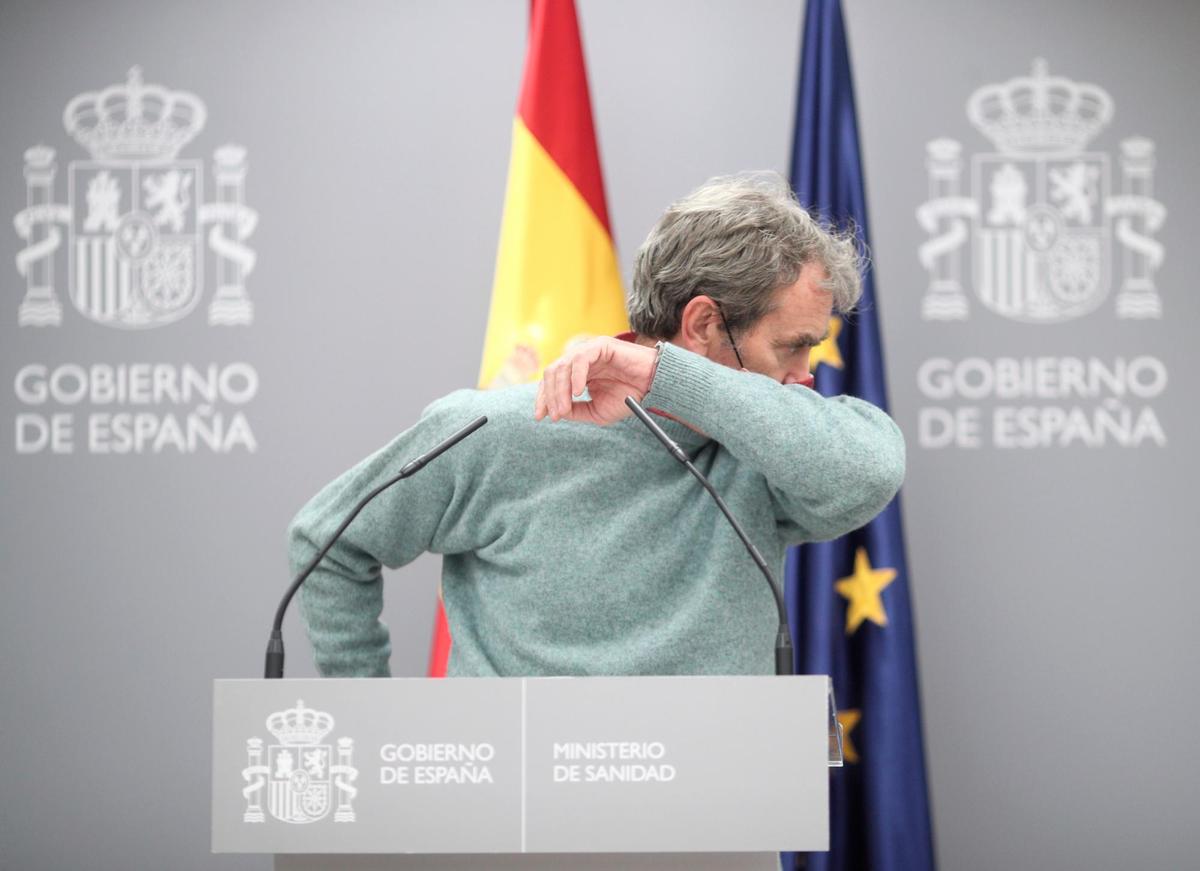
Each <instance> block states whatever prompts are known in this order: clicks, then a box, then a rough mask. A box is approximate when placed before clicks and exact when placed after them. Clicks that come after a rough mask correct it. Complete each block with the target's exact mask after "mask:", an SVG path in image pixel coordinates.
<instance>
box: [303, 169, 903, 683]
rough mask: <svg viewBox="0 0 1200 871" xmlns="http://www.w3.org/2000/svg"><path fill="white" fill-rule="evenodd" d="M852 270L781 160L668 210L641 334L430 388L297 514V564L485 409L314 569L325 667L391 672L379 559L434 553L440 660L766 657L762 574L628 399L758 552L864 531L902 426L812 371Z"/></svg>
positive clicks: (615, 663) (653, 238) (526, 669)
mask: <svg viewBox="0 0 1200 871" xmlns="http://www.w3.org/2000/svg"><path fill="white" fill-rule="evenodd" d="M859 268H860V263H859V258H858V255H857V251H856V248H855V246H854V244H853V241H852V240H850V239H848V238H842V237H838V236H835V235H832V234H830V233H828V232H826V231H825V230H824V229H822V228H821V227H820V226H818V224H817V223H816V222H815V221H814V220H813V219H812V218H811V217H810V216H809V215H808V214H807V213H806V212H805V211H804V210H803V209H802V208H801V207H800V206H799V204H797V203H796V201H795V199H794V198H793V197H792V195H791V192H790V191H789V190H788V188H787V186H786V184H785V183H784V182H783V180H782V179H780V178H779V177H778V176H771V177H769V178H764V177H761V176H759V177H732V178H718V179H713V180H712V181H710V182H708V183H707V184H705V185H704V186H703V187H701V188H700V189H698V190H697V191H695V192H694V193H692V194H691V195H690V196H688V197H686V198H685V199H683V200H681V201H680V202H678V203H676V204H675V205H673V206H671V207H670V208H669V209H668V210H667V212H666V214H664V215H663V217H662V219H661V220H660V221H659V222H658V224H657V226H655V228H654V229H653V230H652V231H651V233H650V235H649V237H648V238H647V239H646V241H645V243H644V244H643V245H642V248H641V250H640V251H639V252H638V255H637V260H636V263H635V267H634V278H633V288H632V291H631V293H630V295H629V300H628V309H629V316H630V323H631V325H632V326H633V329H634V332H633V333H629V334H625V335H624V336H620V337H615V338H609V337H605V338H599V339H594V340H592V341H589V342H586V343H584V344H582V345H579V346H577V347H575V348H573V349H571V350H569V351H568V352H567V353H566V354H565V355H564V356H563V357H562V358H561V359H559V360H558V361H556V362H555V363H553V364H551V365H550V366H549V367H547V369H546V371H545V374H544V377H543V379H542V381H541V383H540V384H537V385H532V384H531V385H523V386H517V387H510V388H505V389H502V390H496V391H473V390H463V391H458V392H456V393H452V394H450V395H449V396H447V397H445V398H443V399H441V400H438V401H437V402H434V403H433V404H432V405H431V406H429V408H428V409H426V411H425V413H424V414H423V415H422V417H421V419H420V421H419V422H418V423H417V424H416V425H415V426H414V427H413V428H412V429H410V430H408V431H407V432H404V433H402V434H401V435H399V436H397V437H396V439H394V440H393V441H392V442H391V443H390V444H388V445H387V446H385V447H384V448H382V449H381V450H380V451H378V452H377V453H375V454H373V455H372V456H370V457H368V458H367V459H366V460H364V461H362V462H361V463H360V464H359V465H357V466H355V467H354V468H352V469H350V470H349V471H348V472H346V473H345V474H343V475H342V476H341V477H339V478H338V479H337V480H335V481H333V482H332V483H331V484H329V485H328V486H327V487H325V489H323V490H322V491H321V492H320V493H318V494H317V495H316V496H315V497H314V498H313V500H312V501H311V502H309V504H308V505H306V506H305V507H304V508H303V509H302V510H301V511H300V513H299V514H298V515H297V517H296V519H295V520H294V521H293V523H292V525H291V528H290V540H291V561H292V567H293V570H294V571H295V572H296V573H298V572H299V571H300V570H301V568H302V567H303V566H305V565H306V564H307V563H308V562H309V561H310V560H311V559H312V557H313V555H314V554H315V553H316V552H317V551H318V549H319V548H320V547H322V546H323V545H324V544H325V542H326V541H327V540H328V538H329V536H330V535H331V534H332V533H333V531H334V530H335V529H336V528H337V526H338V525H339V523H340V522H341V521H342V520H343V518H344V517H345V516H346V515H347V514H348V513H349V511H350V510H351V509H352V508H353V506H354V505H355V504H356V503H357V502H358V500H359V499H361V498H362V496H363V494H365V493H367V492H368V491H369V490H371V489H373V488H374V487H376V486H378V484H380V483H381V482H383V481H384V480H386V479H387V478H389V477H391V476H393V475H394V474H395V472H396V470H397V469H399V467H400V466H401V465H403V463H405V462H406V461H407V460H409V459H411V458H412V457H415V456H417V455H418V454H420V453H422V452H424V451H426V450H428V449H429V448H430V447H432V446H433V445H434V444H436V443H437V442H438V441H440V440H441V439H443V438H445V437H446V436H447V435H449V434H450V433H451V432H453V431H455V430H457V429H458V428H459V427H461V426H463V425H464V424H466V423H468V422H469V421H470V420H472V419H473V418H475V417H477V416H478V415H480V414H486V415H487V416H488V419H489V423H488V425H487V426H485V427H483V428H482V429H481V430H479V431H478V432H477V433H476V434H474V435H472V436H471V437H470V438H468V439H467V440H466V441H464V442H462V443H461V444H460V445H458V446H456V447H455V448H453V449H452V450H450V451H448V452H447V453H445V454H443V455H442V456H441V457H439V458H438V459H437V460H436V461H434V462H433V463H431V464H430V465H429V466H428V467H426V468H425V469H423V470H422V471H421V472H419V473H418V474H417V475H415V476H413V477H412V478H408V479H406V480H404V481H402V482H401V483H399V484H396V485H395V486H393V487H391V488H390V489H388V490H386V491H384V493H383V494H381V495H380V496H379V497H377V498H376V499H375V500H374V501H373V502H371V503H370V504H368V505H367V507H366V508H364V509H363V511H362V513H361V514H360V515H359V516H358V517H357V518H356V519H355V521H354V522H353V523H352V524H351V525H350V526H349V527H348V528H347V530H346V532H345V533H344V534H343V536H342V538H341V540H340V541H339V542H338V543H337V544H336V545H334V547H333V549H332V550H331V551H330V552H329V554H328V556H326V558H325V559H324V560H323V561H322V564H321V566H320V567H318V569H317V570H316V571H314V572H313V574H312V575H311V576H310V577H309V579H308V580H307V581H306V582H305V586H304V587H303V588H302V593H301V603H302V609H303V613H304V617H305V620H306V621H307V625H308V630H309V636H310V638H311V640H312V644H313V648H314V650H315V653H316V659H317V664H318V667H319V669H320V671H321V673H322V674H324V675H330V676H352V675H362V676H366V675H387V674H388V653H389V642H388V633H387V629H386V627H384V626H383V624H382V623H381V622H380V621H379V613H380V609H381V607H382V602H383V592H382V589H381V586H382V585H381V581H380V566H381V564H382V565H386V566H389V567H396V566H401V565H404V564H405V563H407V562H409V561H411V560H413V559H415V558H416V557H417V556H418V555H419V554H420V553H422V552H423V551H432V552H434V553H440V554H443V555H444V563H443V581H442V590H443V599H444V602H445V607H446V616H447V619H448V621H449V624H450V631H451V635H452V637H453V648H452V652H451V656H450V663H449V669H448V671H449V674H451V675H480V676H482V675H555V674H575V675H588V674H703V673H708V674H771V673H773V672H774V662H773V645H774V640H775V631H776V628H777V614H776V610H775V606H774V603H773V599H772V596H771V593H770V590H769V589H768V587H767V585H766V583H765V582H764V580H763V578H762V576H761V574H759V572H758V571H757V570H756V568H755V566H754V564H753V562H752V561H751V559H750V557H749V555H748V554H747V553H746V551H745V549H744V548H743V546H742V544H741V542H740V541H739V540H738V538H737V536H736V534H735V533H734V531H733V530H732V529H731V528H730V527H729V525H728V524H727V522H726V521H725V519H724V518H723V517H722V516H721V514H720V513H719V510H718V509H717V507H716V506H715V505H714V504H713V502H712V500H711V499H710V498H709V497H708V495H707V494H705V493H704V492H703V490H702V489H701V488H700V487H699V486H698V485H697V484H696V482H695V480H694V479H693V478H692V477H691V476H690V475H688V474H687V473H686V472H685V471H684V470H683V469H681V468H680V466H679V465H678V463H677V462H676V461H675V460H674V459H673V458H672V457H671V456H670V455H669V454H668V453H667V452H666V451H665V450H664V449H663V447H662V446H661V445H660V444H659V442H658V441H657V440H655V438H654V436H653V435H652V434H651V433H649V432H648V431H647V430H646V429H645V428H644V427H643V426H642V424H641V423H640V422H638V421H637V420H636V419H635V418H633V417H632V416H631V415H630V413H629V410H628V409H627V408H626V406H625V405H624V399H625V397H626V396H627V395H632V396H634V397H635V398H636V399H638V400H640V401H642V403H643V405H644V406H645V407H646V408H647V409H649V410H651V411H652V412H653V413H655V414H657V415H659V416H660V420H661V422H662V425H663V428H664V429H665V430H667V432H668V433H669V434H670V435H671V436H672V437H673V438H674V439H675V440H676V441H677V442H679V444H680V445H681V446H682V447H683V449H684V450H686V451H687V452H688V453H689V455H690V456H691V457H692V460H693V462H694V463H695V464H696V465H697V466H698V467H699V468H700V469H701V470H702V471H703V472H704V473H705V474H706V475H707V476H708V477H709V478H710V479H711V480H712V482H713V484H714V486H715V487H716V489H717V490H718V492H720V493H721V494H722V495H723V496H724V498H725V500H726V502H728V504H729V506H730V508H731V509H732V510H733V512H734V515H735V516H736V517H738V518H739V520H740V521H741V522H742V524H743V525H744V526H745V527H746V529H747V530H748V532H749V534H750V536H751V538H752V539H753V540H754V541H755V543H756V544H757V545H758V548H759V549H760V550H761V551H762V553H763V556H764V557H765V558H766V560H767V561H768V564H770V565H773V566H777V567H779V568H780V570H781V569H782V565H783V560H784V554H785V551H786V548H787V547H788V545H792V544H797V543H799V542H802V541H812V540H820V539H828V538H834V537H837V536H839V535H842V534H844V533H847V532H849V531H851V530H853V529H856V528H858V527H859V526H862V525H863V524H864V523H866V522H867V521H868V520H870V519H871V518H872V517H874V516H875V514H877V513H878V512H879V511H881V510H882V509H883V507H884V506H885V505H886V504H887V503H888V502H889V501H890V500H891V498H892V496H893V495H894V494H895V492H896V490H897V489H898V488H899V486H900V482H901V480H902V478H903V475H904V442H903V438H902V437H901V435H900V431H899V429H898V428H897V427H896V425H895V424H894V423H893V422H892V421H891V420H890V419H889V418H888V417H887V415H886V414H884V413H883V412H882V411H880V410H879V409H877V408H875V407H874V406H872V405H869V404H867V403H865V402H862V401H860V400H858V399H855V398H852V397H836V398H833V399H827V398H825V397H822V396H821V395H820V394H818V393H816V392H815V391H813V390H810V389H809V388H808V386H809V385H811V383H812V376H811V375H810V374H809V371H808V358H809V352H810V350H811V349H812V348H813V347H814V346H816V345H817V344H819V343H820V341H821V340H822V339H823V338H824V337H825V336H826V335H827V331H828V325H829V320H830V316H831V313H832V311H833V310H835V309H836V310H838V311H841V312H846V311H849V310H851V309H852V308H853V306H854V304H855V303H856V302H857V300H858V297H859V295H860V293H861V287H860V276H859Z"/></svg>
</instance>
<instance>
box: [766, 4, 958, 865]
mask: <svg viewBox="0 0 1200 871" xmlns="http://www.w3.org/2000/svg"><path fill="white" fill-rule="evenodd" d="M797 100H798V102H797V106H796V135H795V142H794V144H793V150H792V187H793V188H794V189H795V191H796V196H797V197H798V198H799V200H800V202H801V203H802V204H804V205H805V206H806V207H808V208H809V209H811V210H813V211H814V212H816V213H817V214H818V215H820V216H822V217H823V218H824V219H825V220H827V221H828V222H829V223H831V224H833V225H835V226H839V227H840V228H843V229H845V228H849V227H851V226H853V227H854V228H856V230H857V232H858V233H859V235H860V237H861V238H862V240H863V242H864V243H867V242H868V239H867V208H866V195H865V192H864V187H863V173H862V161H861V159H860V156H859V148H858V124H857V120H856V117H855V111H854V88H853V83H852V80H851V77H850V55H849V52H848V50H847V48H846V32H845V27H844V24H843V21H842V10H841V4H840V3H839V0H808V4H807V10H806V13H805V21H804V42H803V49H802V54H801V67H800V88H799V96H798V98H797ZM877 315H878V305H877V297H876V294H875V281H874V276H873V275H872V274H871V272H870V271H868V273H867V275H866V277H865V280H864V287H863V296H862V302H861V304H860V310H859V312H858V313H857V314H855V315H853V316H851V317H847V318H846V319H845V321H844V322H842V321H841V320H839V319H838V318H835V319H834V322H833V323H832V324H831V325H830V327H831V329H830V337H829V339H827V340H826V342H825V343H823V344H822V345H821V346H820V348H818V349H816V350H815V351H814V359H815V360H816V361H817V362H816V387H817V389H818V390H819V391H821V393H823V394H825V395H826V396H832V395H836V394H840V393H848V394H851V395H854V396H859V397H861V398H863V399H865V400H867V401H868V402H872V403H874V404H875V405H877V406H879V407H880V408H882V409H884V410H886V409H887V389H886V385H885V383H884V370H883V349H882V347H881V344H880V336H879V321H878V317H877ZM787 597H788V612H789V619H790V621H791V627H792V635H793V637H794V638H796V639H797V646H796V654H797V660H798V662H797V672H798V673H800V674H830V675H832V676H833V684H834V691H835V693H836V696H837V703H838V708H839V711H840V719H841V720H842V726H843V730H844V732H845V738H846V743H845V755H846V764H845V767H844V768H842V769H841V770H840V771H835V772H834V774H833V778H832V781H833V782H832V784H831V793H830V827H831V828H830V850H829V852H828V853H813V854H810V855H809V857H808V868H811V869H819V871H843V869H872V871H917V869H922V871H925V869H932V868H933V867H934V859H933V834H932V826H931V823H930V817H929V800H928V790H927V787H926V782H925V753H924V749H923V745H922V737H921V714H920V704H919V697H918V692H917V671H916V656H915V653H914V648H913V621H912V608H911V604H910V602H909V595H908V569H907V566H906V565H905V558H904V537H903V533H902V531H901V528H900V504H899V497H897V499H896V500H894V501H893V502H892V503H891V504H890V505H889V506H888V507H887V508H886V509H885V510H884V511H883V513H882V514H880V515H879V516H878V517H877V518H875V520H873V521H871V523H870V524H868V525H867V526H866V527H864V528H863V529H860V530H858V531H856V532H853V533H851V534H850V535H847V536H845V537H843V538H840V539H837V540H836V541H831V542H820V543H816V544H805V545H802V546H801V547H800V548H797V549H794V550H793V551H792V552H791V553H790V554H789V555H788V566H787ZM790 858H791V857H788V856H785V867H790V865H789V864H788V861H787V860H788V859H790Z"/></svg>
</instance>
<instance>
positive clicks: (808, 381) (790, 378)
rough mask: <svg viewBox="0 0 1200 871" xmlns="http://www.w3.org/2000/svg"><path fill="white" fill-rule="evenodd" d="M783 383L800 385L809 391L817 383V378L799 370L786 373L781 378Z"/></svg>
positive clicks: (806, 371) (803, 370) (804, 370)
mask: <svg viewBox="0 0 1200 871" xmlns="http://www.w3.org/2000/svg"><path fill="white" fill-rule="evenodd" d="M783 383H784V384H800V385H803V386H804V387H808V388H810V389H811V388H812V387H813V385H814V384H816V383H817V378H816V376H815V375H813V374H812V373H811V372H809V371H808V370H807V369H801V370H800V371H798V372H788V373H787V374H786V375H785V376H783Z"/></svg>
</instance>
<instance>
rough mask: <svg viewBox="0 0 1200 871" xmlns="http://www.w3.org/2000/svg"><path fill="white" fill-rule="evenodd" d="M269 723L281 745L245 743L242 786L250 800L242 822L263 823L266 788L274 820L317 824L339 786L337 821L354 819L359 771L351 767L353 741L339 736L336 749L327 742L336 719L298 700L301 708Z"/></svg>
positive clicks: (253, 740) (280, 713) (254, 740)
mask: <svg viewBox="0 0 1200 871" xmlns="http://www.w3.org/2000/svg"><path fill="white" fill-rule="evenodd" d="M266 725H267V731H269V732H270V733H271V734H272V735H274V736H275V739H276V741H277V742H278V743H277V744H272V745H270V746H267V747H264V746H263V741H262V739H261V738H250V739H249V740H247V742H246V753H247V755H248V757H249V764H248V765H247V766H246V768H245V769H243V771H242V778H243V779H244V780H245V781H246V786H245V787H244V788H243V789H242V795H243V796H244V797H245V799H246V810H245V811H244V813H243V814H242V820H243V821H244V822H247V823H261V822H263V820H264V819H265V817H264V815H263V807H262V801H263V791H264V789H265V790H266V797H267V810H268V811H269V812H270V814H271V816H273V817H274V818H275V819H277V820H279V821H281V822H285V823H313V822H316V821H317V820H320V819H323V818H324V817H326V816H327V815H328V814H329V811H330V810H331V809H333V808H334V799H335V797H334V794H333V793H334V789H336V790H337V796H336V810H335V812H334V817H333V818H334V821H335V822H339V823H349V822H354V819H355V814H354V806H353V801H354V796H355V795H357V793H358V790H357V789H356V788H355V787H354V785H353V782H354V780H355V779H356V778H357V777H358V769H356V768H354V767H353V766H352V765H351V756H352V755H353V752H354V741H353V740H352V739H350V738H339V739H338V741H337V746H336V749H335V747H334V745H332V744H328V743H324V739H325V736H326V735H328V734H329V732H330V731H332V729H333V717H331V716H330V715H329V714H327V713H325V712H323V711H317V710H314V709H312V708H307V707H305V706H304V702H303V701H297V702H296V707H294V708H288V709H287V710H286V711H276V712H275V713H273V714H271V716H269V717H267V721H266ZM264 750H265V751H266V752H265V753H264Z"/></svg>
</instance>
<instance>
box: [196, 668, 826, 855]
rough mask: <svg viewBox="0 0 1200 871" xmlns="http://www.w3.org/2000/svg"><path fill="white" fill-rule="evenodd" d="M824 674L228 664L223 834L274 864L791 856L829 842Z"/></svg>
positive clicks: (219, 786)
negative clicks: (238, 667) (415, 672)
mask: <svg viewBox="0 0 1200 871" xmlns="http://www.w3.org/2000/svg"><path fill="white" fill-rule="evenodd" d="M835 715H836V709H835V706H834V701H833V695H832V690H831V684H830V681H829V679H828V678H827V677H825V676H795V677H765V676H764V677H701V676H697V677H690V676H689V677H586V678H453V679H421V678H399V679H380V678H374V679H323V680H317V679H312V680H218V681H216V682H215V683H214V692H213V777H212V849H213V851H214V852H219V853H273V854H275V867H276V869H277V871H317V869H322V871H323V869H334V868H337V869H349V871H383V869H388V871H391V869H416V868H430V869H442V871H449V869H460V868H462V869H468V868H469V869H478V868H489V869H518V868H547V869H548V868H558V867H564V866H567V865H568V864H569V865H570V867H573V868H583V869H594V871H599V869H609V868H613V869H615V868H622V869H642V868H645V869H651V868H653V869H676V868H677V869H684V868H687V869H689V871H694V869H712V871H717V869H726V868H739V869H744V868H763V869H778V858H777V855H776V854H777V853H778V852H779V851H783V850H797V851H818V850H827V849H829V771H828V769H829V767H830V766H838V765H841V762H842V754H841V733H840V729H839V727H838V723H837V719H836V716H835Z"/></svg>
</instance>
